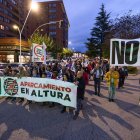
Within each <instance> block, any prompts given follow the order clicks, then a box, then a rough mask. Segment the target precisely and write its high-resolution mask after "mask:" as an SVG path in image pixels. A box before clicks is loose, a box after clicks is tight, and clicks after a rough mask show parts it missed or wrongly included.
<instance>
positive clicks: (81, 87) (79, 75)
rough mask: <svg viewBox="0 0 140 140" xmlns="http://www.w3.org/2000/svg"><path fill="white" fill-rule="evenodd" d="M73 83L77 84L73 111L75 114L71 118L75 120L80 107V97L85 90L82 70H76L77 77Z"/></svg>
mask: <svg viewBox="0 0 140 140" xmlns="http://www.w3.org/2000/svg"><path fill="white" fill-rule="evenodd" d="M75 84H76V85H77V86H78V87H77V109H76V111H75V115H74V116H73V119H74V120H76V119H77V117H78V115H79V112H80V110H81V109H82V106H83V105H82V98H83V95H84V92H85V81H84V78H83V72H82V71H78V72H77V79H76V82H75Z"/></svg>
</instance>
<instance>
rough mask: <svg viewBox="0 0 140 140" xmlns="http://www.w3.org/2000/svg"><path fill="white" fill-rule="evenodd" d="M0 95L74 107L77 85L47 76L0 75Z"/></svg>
mask: <svg viewBox="0 0 140 140" xmlns="http://www.w3.org/2000/svg"><path fill="white" fill-rule="evenodd" d="M0 96H11V97H21V98H26V99H28V100H32V101H36V102H46V101H48V102H57V103H60V104H62V105H65V106H70V107H74V108H76V101H77V100H76V99H77V86H76V85H75V84H73V83H69V82H63V81H60V80H53V79H47V78H32V77H22V78H16V77H0Z"/></svg>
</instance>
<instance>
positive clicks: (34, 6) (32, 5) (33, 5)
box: [13, 2, 38, 63]
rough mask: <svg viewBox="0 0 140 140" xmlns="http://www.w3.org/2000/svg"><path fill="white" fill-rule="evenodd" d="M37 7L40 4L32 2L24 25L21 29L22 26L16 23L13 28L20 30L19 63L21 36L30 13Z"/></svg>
mask: <svg viewBox="0 0 140 140" xmlns="http://www.w3.org/2000/svg"><path fill="white" fill-rule="evenodd" d="M36 9H38V5H37V4H36V3H34V2H33V3H32V4H31V8H30V10H29V12H28V14H27V16H26V19H25V21H24V24H23V26H22V28H21V30H20V28H19V27H18V26H17V25H14V26H13V28H14V29H15V30H18V32H19V41H20V56H19V57H20V59H19V63H21V37H22V32H23V29H24V27H25V24H26V22H27V20H28V17H29V15H30V13H31V10H36Z"/></svg>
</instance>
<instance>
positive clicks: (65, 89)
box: [20, 82, 71, 92]
mask: <svg viewBox="0 0 140 140" xmlns="http://www.w3.org/2000/svg"><path fill="white" fill-rule="evenodd" d="M20 86H24V87H31V88H41V89H53V90H58V91H63V92H71V89H70V88H69V87H62V86H56V85H52V84H43V83H33V82H21V83H20Z"/></svg>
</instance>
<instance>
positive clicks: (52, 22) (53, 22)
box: [31, 20, 63, 39]
mask: <svg viewBox="0 0 140 140" xmlns="http://www.w3.org/2000/svg"><path fill="white" fill-rule="evenodd" d="M62 21H63V20H59V21H51V22H47V23H44V24H42V25H40V26H38V27H37V28H36V29H35V30H34V32H33V33H32V35H31V39H32V37H33V35H34V33H35V32H36V31H37V30H38V29H39V28H41V27H43V26H45V25H49V24H55V23H59V26H60V24H61V22H62Z"/></svg>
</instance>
